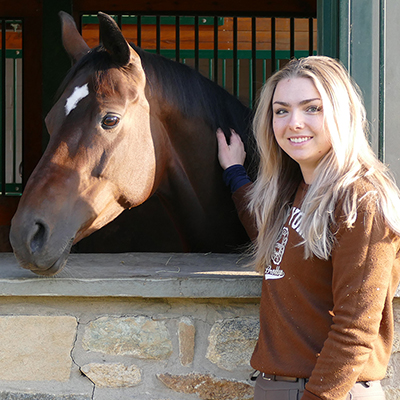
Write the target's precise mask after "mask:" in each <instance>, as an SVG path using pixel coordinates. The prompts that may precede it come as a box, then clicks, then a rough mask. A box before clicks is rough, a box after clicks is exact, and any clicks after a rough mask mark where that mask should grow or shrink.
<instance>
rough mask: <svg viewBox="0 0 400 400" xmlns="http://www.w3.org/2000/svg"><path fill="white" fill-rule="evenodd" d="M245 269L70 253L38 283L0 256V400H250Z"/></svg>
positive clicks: (249, 285) (253, 328) (228, 263)
mask: <svg viewBox="0 0 400 400" xmlns="http://www.w3.org/2000/svg"><path fill="white" fill-rule="evenodd" d="M245 263H246V260H245V259H242V258H241V256H239V255H234V254H230V255H218V254H161V253H158V254H154V253H153V254H152V253H130V254H113V255H104V254H102V255H96V254H80V255H74V254H72V255H71V257H70V260H69V263H68V265H67V267H66V269H65V270H64V271H63V272H61V274H60V275H58V276H57V277H56V278H41V277H37V276H35V275H34V274H32V273H31V272H30V271H25V270H22V269H21V268H20V267H18V266H17V263H16V261H15V259H14V256H13V255H12V254H9V253H3V254H0V265H1V274H0V275H1V278H0V399H18V400H20V399H35V400H39V399H45V400H59V399H60V400H61V399H62V400H89V399H96V400H103V399H104V400H106V399H107V400H111V399H141V400H147V399H149V400H150V399H151V400H167V399H174V400H180V399H182V400H185V399H186V400H190V399H218V400H234V399H237V400H239V399H240V400H245V399H249V400H250V399H252V398H253V396H252V393H253V385H252V383H251V382H250V381H249V379H248V377H249V373H250V372H251V371H252V369H251V367H250V365H249V359H250V356H251V353H252V350H253V348H254V345H255V343H256V340H257V336H258V312H259V296H260V292H261V282H262V278H261V277H260V276H258V275H256V274H255V273H254V272H253V271H251V270H250V269H248V268H247V267H245ZM397 296H400V293H399V292H398V293H397ZM394 309H395V320H396V340H395V343H394V347H393V354H392V358H391V363H390V366H389V369H388V373H387V378H386V379H385V381H384V387H385V391H386V393H387V399H388V400H394V399H398V398H400V373H399V371H400V298H399V297H397V298H396V299H395V301H394Z"/></svg>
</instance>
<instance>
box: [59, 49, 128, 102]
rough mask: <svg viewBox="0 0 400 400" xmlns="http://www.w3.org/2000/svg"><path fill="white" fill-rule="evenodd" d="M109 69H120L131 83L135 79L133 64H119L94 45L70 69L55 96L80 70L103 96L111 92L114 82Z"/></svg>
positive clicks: (112, 91)
mask: <svg viewBox="0 0 400 400" xmlns="http://www.w3.org/2000/svg"><path fill="white" fill-rule="evenodd" d="M111 70H118V71H120V72H121V73H122V74H123V75H124V76H125V77H126V78H128V79H129V80H130V82H131V83H132V82H134V81H135V66H134V65H131V64H129V65H127V66H120V65H118V64H116V63H115V62H114V61H113V60H112V58H111V56H110V54H109V53H108V52H107V51H106V50H105V49H104V48H103V47H102V46H98V47H95V48H94V49H92V50H91V51H90V52H88V53H87V54H86V55H85V56H84V57H82V58H81V59H80V60H79V61H78V62H77V63H76V64H74V65H73V67H72V68H71V69H70V71H69V72H68V74H67V76H66V77H65V79H64V81H63V83H62V84H61V86H60V88H59V90H58V92H57V98H58V97H60V96H61V94H62V93H63V92H64V90H65V88H66V87H67V86H68V84H69V83H70V82H72V81H73V79H74V78H75V77H76V76H77V75H78V74H79V72H80V71H85V73H86V74H87V75H88V76H90V77H91V83H92V85H93V88H94V90H95V91H96V92H97V93H98V94H101V95H105V96H107V95H111V94H113V93H114V92H115V82H114V81H113V79H112V78H111V76H110V71H111Z"/></svg>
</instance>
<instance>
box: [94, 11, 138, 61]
mask: <svg viewBox="0 0 400 400" xmlns="http://www.w3.org/2000/svg"><path fill="white" fill-rule="evenodd" d="M97 17H98V18H99V22H100V40H101V42H102V43H103V46H104V48H105V49H106V50H107V51H108V53H110V55H111V57H112V59H113V61H115V62H116V63H117V64H119V65H128V64H129V61H130V58H131V50H130V46H129V44H128V42H127V41H126V40H125V38H124V36H123V35H122V32H121V30H120V29H119V27H118V25H117V24H116V22H115V21H114V19H113V18H111V17H110V16H109V15H107V14H105V13H102V12H99V13H98V14H97Z"/></svg>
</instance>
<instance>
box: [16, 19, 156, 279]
mask: <svg viewBox="0 0 400 400" xmlns="http://www.w3.org/2000/svg"><path fill="white" fill-rule="evenodd" d="M60 16H61V20H62V38H63V44H64V47H65V49H66V51H67V52H68V54H69V55H70V57H71V59H72V60H73V62H74V66H73V68H72V69H71V71H70V73H69V75H68V76H67V78H66V80H65V83H64V85H63V87H64V89H63V91H62V94H61V96H60V97H59V99H58V101H57V103H56V104H55V105H54V107H53V108H52V109H51V110H50V112H49V114H48V115H47V117H46V125H47V128H48V131H49V133H50V141H49V144H48V147H47V149H46V151H45V153H44V155H43V157H42V159H41V160H40V162H39V164H38V165H37V167H36V169H35V171H34V172H33V174H32V176H31V177H30V179H29V181H28V183H27V185H26V188H25V190H24V194H23V196H22V198H21V201H20V204H19V208H18V210H17V213H16V214H15V216H14V218H13V221H12V227H11V232H10V241H11V244H12V246H13V249H14V252H15V255H16V257H17V259H18V260H19V262H20V264H21V265H22V266H23V267H24V268H28V269H30V270H32V271H34V272H36V273H38V274H41V275H53V274H55V273H57V272H58V271H59V270H61V268H62V267H63V266H64V265H65V263H66V260H67V258H68V255H69V252H70V248H71V246H72V244H73V243H75V242H77V241H79V240H80V239H82V238H83V237H85V236H87V235H89V234H90V233H91V232H93V231H95V230H97V229H99V228H101V227H102V226H103V225H105V224H107V223H108V222H110V221H111V220H112V219H114V218H115V217H116V216H117V215H118V214H119V213H121V212H122V211H123V210H124V209H125V208H128V207H133V206H136V205H139V204H141V203H142V202H144V201H145V200H146V199H147V198H148V197H149V196H150V195H151V194H152V191H153V190H154V184H155V170H156V166H155V146H157V144H155V143H154V141H153V138H152V135H151V132H150V123H151V121H150V117H149V103H148V101H147V99H146V96H145V90H146V77H145V74H144V71H143V68H142V64H141V60H140V57H139V56H138V54H137V53H136V52H135V51H134V50H133V49H132V47H131V46H129V44H128V43H127V42H126V40H125V39H124V37H123V36H122V33H121V31H120V30H119V28H118V26H117V25H116V24H115V22H114V21H113V19H112V18H110V17H109V16H107V15H106V14H102V13H99V20H100V35H101V40H102V45H101V46H99V47H98V48H96V49H93V50H90V49H89V47H88V46H87V45H86V43H85V42H84V40H83V39H82V37H81V35H80V34H79V32H78V31H77V29H76V26H75V23H74V21H73V19H72V18H71V17H70V16H69V15H68V14H66V13H63V12H62V13H60Z"/></svg>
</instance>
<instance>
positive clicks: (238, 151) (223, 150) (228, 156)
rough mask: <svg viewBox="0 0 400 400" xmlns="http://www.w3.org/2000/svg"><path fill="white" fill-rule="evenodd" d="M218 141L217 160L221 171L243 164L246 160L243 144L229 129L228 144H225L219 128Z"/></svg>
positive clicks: (222, 133)
mask: <svg viewBox="0 0 400 400" xmlns="http://www.w3.org/2000/svg"><path fill="white" fill-rule="evenodd" d="M217 141H218V160H219V163H220V164H221V167H222V168H223V169H227V168H229V167H231V166H232V165H235V164H240V165H243V164H244V160H245V159H246V152H245V151H244V144H243V142H242V139H240V136H239V135H238V134H237V133H236V132H235V131H234V130H233V129H231V138H230V144H228V143H227V142H226V138H225V135H224V132H222V129H221V128H218V130H217Z"/></svg>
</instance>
